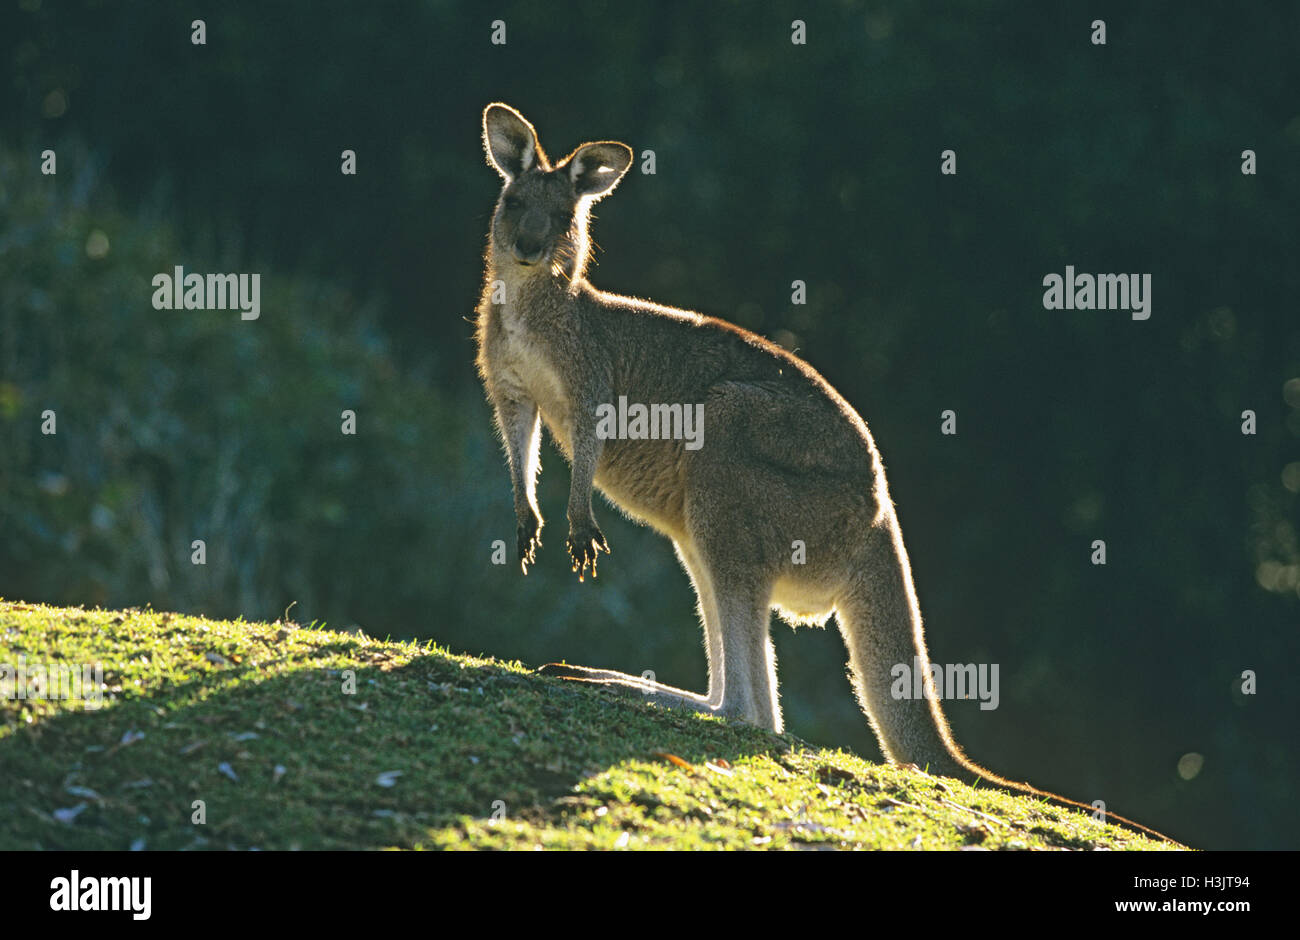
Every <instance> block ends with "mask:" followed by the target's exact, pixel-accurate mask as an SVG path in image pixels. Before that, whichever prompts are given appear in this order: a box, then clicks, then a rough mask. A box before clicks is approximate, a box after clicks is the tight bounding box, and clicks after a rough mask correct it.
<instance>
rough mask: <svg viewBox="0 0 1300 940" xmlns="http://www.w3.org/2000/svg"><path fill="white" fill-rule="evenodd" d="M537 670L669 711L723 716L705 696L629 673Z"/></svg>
mask: <svg viewBox="0 0 1300 940" xmlns="http://www.w3.org/2000/svg"><path fill="white" fill-rule="evenodd" d="M537 671H538V673H539V674H541V675H543V676H553V677H555V678H558V679H566V680H568V681H570V682H585V683H588V684H590V685H596V686H601V687H603V688H607V689H611V690H612V691H615V692H618V693H621V694H625V695H627V696H629V697H632V698H638V699H640V700H641V701H644V702H654V703H655V704H657V705H664V706H667V707H669V708H685V709H688V710H690V711H695V712H699V713H701V714H704V715H718V714H721V713H720V711H719V710H718V709H717V708H715V707H713V706H711V705H710V704H709V702H708V699H706V698H705V697H704V696H703V695H696V694H695V693H694V692H687V691H685V690H684V689H678V688H674V687H673V686H671V685H664V684H663V683H662V682H655V681H654V680H653V679H646V678H643V677H642V676H633V675H629V674H627V673H625V672H615V671H614V670H612V669H589V668H587V667H586V666H570V665H568V664H567V663H547V664H546V665H545V666H542V667H541V668H540V669H538V670H537Z"/></svg>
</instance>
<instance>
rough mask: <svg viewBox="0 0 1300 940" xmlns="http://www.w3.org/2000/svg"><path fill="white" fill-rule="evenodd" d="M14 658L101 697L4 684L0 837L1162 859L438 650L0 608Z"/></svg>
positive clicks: (882, 773) (970, 796)
mask: <svg viewBox="0 0 1300 940" xmlns="http://www.w3.org/2000/svg"><path fill="white" fill-rule="evenodd" d="M20 661H21V662H22V663H23V664H24V666H25V667H26V668H27V670H28V671H29V672H30V671H33V667H34V666H35V665H37V664H41V665H46V664H57V663H63V664H68V665H74V664H75V665H76V666H78V668H80V666H81V665H82V664H93V663H101V664H102V668H103V686H104V687H103V689H102V701H101V702H100V703H99V704H98V705H97V707H92V708H87V707H86V703H83V702H77V701H67V700H61V699H31V698H17V697H14V692H13V684H14V681H13V679H8V680H7V682H8V685H7V686H6V687H5V688H3V690H2V691H3V693H4V697H3V698H0V768H3V772H2V773H0V849H126V848H139V849H251V848H258V849H292V848H302V849H327V848H328V849H338V848H345V849H355V848H375V849H377V848H388V847H397V848H426V849H440V848H454V849H474V848H500V849H532V848H536V847H542V848H560V849H571V848H601V849H748V848H763V849H821V848H841V849H854V848H856V849H861V848H875V849H908V848H912V849H940V848H943V849H958V848H979V849H1022V850H1025V849H1028V850H1059V849H1085V850H1087V849H1152V848H1168V846H1166V845H1163V844H1162V843H1159V842H1155V841H1152V840H1150V839H1146V838H1144V837H1142V836H1140V835H1137V834H1134V833H1131V832H1128V831H1126V830H1123V829H1121V828H1119V827H1116V826H1107V825H1103V824H1101V823H1098V822H1096V821H1094V820H1093V819H1091V818H1090V817H1089V816H1087V815H1086V814H1083V813H1076V812H1072V811H1069V810H1065V809H1060V808H1057V807H1054V806H1051V805H1049V804H1046V803H1043V802H1040V801H1037V800H1034V799H1030V798H1025V797H1015V796H1011V795H1008V794H1004V793H1001V792H998V791H992V790H988V789H983V788H981V789H973V788H971V787H969V786H967V785H966V784H964V783H962V782H959V781H956V780H952V779H946V778H936V777H930V776H927V775H926V774H923V773H920V772H918V771H915V770H908V769H902V768H896V767H887V766H879V765H875V764H870V763H867V762H866V761H863V760H861V759H859V758H857V757H854V756H852V755H850V754H846V753H843V752H840V751H828V750H821V749H818V748H815V747H812V746H810V745H807V744H805V743H804V742H802V741H799V740H798V739H796V738H794V737H792V736H789V735H785V736H782V737H777V736H773V735H771V734H767V733H765V732H761V731H757V730H754V729H752V728H747V727H744V726H739V725H734V724H730V723H727V722H723V721H719V720H717V719H711V718H703V717H699V716H695V715H690V714H686V713H680V712H675V711H670V710H665V709H660V708H656V707H654V706H651V705H647V704H645V703H642V702H640V701H637V700H634V699H628V698H626V697H624V696H620V695H618V694H615V693H613V692H609V691H605V690H599V689H590V688H579V687H575V686H574V685H573V684H572V683H565V682H564V681H563V680H559V679H551V678H543V677H540V676H537V675H535V674H533V673H532V671H531V670H529V669H528V668H526V667H524V666H523V665H522V664H520V663H518V662H513V663H507V662H498V661H495V660H491V659H479V658H475V657H472V656H458V655H453V654H452V653H450V652H448V651H447V650H445V649H441V648H439V647H437V646H435V645H432V644H430V645H423V646H422V645H419V644H414V643H393V642H385V641H380V640H376V639H372V638H369V637H365V636H359V635H353V634H349V633H340V632H336V631H330V630H322V629H308V628H303V627H300V626H298V625H296V624H293V623H288V622H281V623H245V622H242V621H235V622H227V621H214V620H205V619H202V618H199V617H188V616H181V615H178V614H171V613H158V612H154V611H152V610H143V611H142V610H136V609H130V610H123V611H112V610H83V609H80V608H58V607H47V606H42V605H35V604H24V603H13V602H4V601H0V664H5V663H8V664H10V665H11V666H17V664H18V663H19V662H20ZM0 685H3V683H0ZM91 704H94V703H91ZM200 811H201V812H202V821H201V822H200V821H197V820H198V819H199V816H198V814H199V813H200Z"/></svg>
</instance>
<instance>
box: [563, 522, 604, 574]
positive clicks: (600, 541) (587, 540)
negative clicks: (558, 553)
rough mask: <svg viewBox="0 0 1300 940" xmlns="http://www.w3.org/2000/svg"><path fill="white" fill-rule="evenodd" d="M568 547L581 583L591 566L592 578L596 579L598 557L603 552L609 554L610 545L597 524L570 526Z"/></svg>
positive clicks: (588, 523)
mask: <svg viewBox="0 0 1300 940" xmlns="http://www.w3.org/2000/svg"><path fill="white" fill-rule="evenodd" d="M567 547H568V549H569V558H570V559H571V560H572V561H573V570H574V571H576V572H577V574H578V580H579V581H581V580H582V579H583V575H584V574H586V571H587V566H588V565H591V576H592V577H593V578H594V577H596V556H597V555H599V554H600V553H601V552H602V551H603V552H605V553H606V554H609V543H608V542H606V541H605V536H604V533H602V532H601V531H600V528H599V526H597V525H596V523H595V522H585V523H582V524H581V525H570V526H569V539H568V542H567Z"/></svg>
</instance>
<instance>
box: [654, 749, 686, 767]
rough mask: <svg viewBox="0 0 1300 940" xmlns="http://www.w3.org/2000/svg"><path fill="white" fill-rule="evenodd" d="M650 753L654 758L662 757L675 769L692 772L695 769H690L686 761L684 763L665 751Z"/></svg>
mask: <svg viewBox="0 0 1300 940" xmlns="http://www.w3.org/2000/svg"><path fill="white" fill-rule="evenodd" d="M651 753H652V754H653V755H654V756H655V757H662V758H663V759H664V760H666V761H668V763H670V764H673V765H675V766H677V767H680V768H682V770H694V769H695V768H694V767H692V766H691V765H690V764H688V763H687V762H686V761H684V760H682V759H681V758H680V757H678V756H677V755H676V754H669V753H668V752H667V751H652V752H651Z"/></svg>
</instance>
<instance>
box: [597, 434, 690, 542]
mask: <svg viewBox="0 0 1300 940" xmlns="http://www.w3.org/2000/svg"><path fill="white" fill-rule="evenodd" d="M684 459H685V456H684V454H683V449H682V446H681V442H680V441H618V440H611V441H606V442H605V447H604V451H603V453H602V454H601V458H600V462H599V463H598V464H597V466H596V486H597V488H599V489H600V491H601V492H602V493H604V494H605V495H606V496H607V497H609V499H610V500H611V501H612V502H613V503H614V504H615V505H617V506H618V507H619V508H620V509H622V510H623V511H624V512H625V513H627V514H628V515H629V516H631V517H633V518H634V519H637V520H639V521H641V522H645V523H647V524H648V525H650V526H652V527H654V528H655V529H658V530H659V531H660V532H662V533H664V534H665V535H668V536H669V537H671V538H678V537H680V535H681V533H682V532H683V531H684V528H685V500H684V494H685V486H684V484H683V478H684V474H683V467H682V462H683V460H684Z"/></svg>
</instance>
